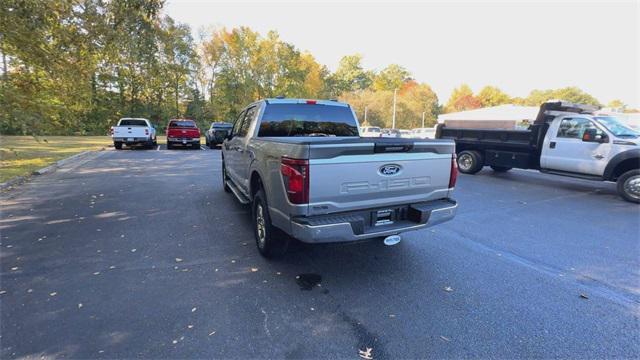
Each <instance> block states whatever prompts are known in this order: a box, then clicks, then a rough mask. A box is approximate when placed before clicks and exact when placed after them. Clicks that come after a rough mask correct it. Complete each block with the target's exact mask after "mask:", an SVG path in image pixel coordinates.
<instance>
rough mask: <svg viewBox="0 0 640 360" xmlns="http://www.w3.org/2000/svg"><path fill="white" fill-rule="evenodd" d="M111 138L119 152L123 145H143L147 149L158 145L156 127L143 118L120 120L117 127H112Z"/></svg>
mask: <svg viewBox="0 0 640 360" xmlns="http://www.w3.org/2000/svg"><path fill="white" fill-rule="evenodd" d="M111 137H112V138H113V146H114V147H115V148H116V149H117V150H120V149H122V145H127V146H135V145H142V146H144V147H146V148H152V147H154V146H156V145H158V142H157V139H156V129H155V127H153V125H152V124H151V122H150V121H149V120H147V119H143V118H122V119H120V120H119V121H118V124H117V125H116V126H112V127H111Z"/></svg>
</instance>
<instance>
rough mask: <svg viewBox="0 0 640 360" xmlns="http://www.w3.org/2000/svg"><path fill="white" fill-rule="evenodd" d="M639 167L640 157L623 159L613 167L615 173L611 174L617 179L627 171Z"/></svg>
mask: <svg viewBox="0 0 640 360" xmlns="http://www.w3.org/2000/svg"><path fill="white" fill-rule="evenodd" d="M639 168H640V158H632V159H627V160H624V161H621V162H620V163H619V164H618V165H616V167H615V168H614V169H613V173H612V174H611V180H614V181H615V180H617V179H618V178H619V177H620V176H621V175H622V174H624V173H626V172H627V171H629V170H633V169H639Z"/></svg>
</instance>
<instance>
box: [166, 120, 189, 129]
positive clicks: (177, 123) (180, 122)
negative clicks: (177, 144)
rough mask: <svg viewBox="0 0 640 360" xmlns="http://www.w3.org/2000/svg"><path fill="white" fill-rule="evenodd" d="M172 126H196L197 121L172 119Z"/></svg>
mask: <svg viewBox="0 0 640 360" xmlns="http://www.w3.org/2000/svg"><path fill="white" fill-rule="evenodd" d="M169 127H170V128H194V127H196V123H195V121H193V120H171V121H170V122H169Z"/></svg>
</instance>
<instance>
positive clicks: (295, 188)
mask: <svg viewBox="0 0 640 360" xmlns="http://www.w3.org/2000/svg"><path fill="white" fill-rule="evenodd" d="M280 173H281V174H282V180H283V181H284V188H285V189H286V191H287V196H288V197H289V201H290V202H291V203H292V204H308V203H309V160H300V159H291V158H288V157H283V158H282V160H281V162H280Z"/></svg>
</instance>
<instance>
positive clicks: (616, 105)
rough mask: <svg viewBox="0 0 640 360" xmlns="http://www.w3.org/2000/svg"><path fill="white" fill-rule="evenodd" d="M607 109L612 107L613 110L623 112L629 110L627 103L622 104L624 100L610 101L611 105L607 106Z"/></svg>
mask: <svg viewBox="0 0 640 360" xmlns="http://www.w3.org/2000/svg"><path fill="white" fill-rule="evenodd" d="M607 107H610V108H612V109H621V110H623V111H624V110H625V109H626V108H627V105H626V104H625V103H623V102H622V100H618V99H615V100H611V101H609V103H608V104H607Z"/></svg>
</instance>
